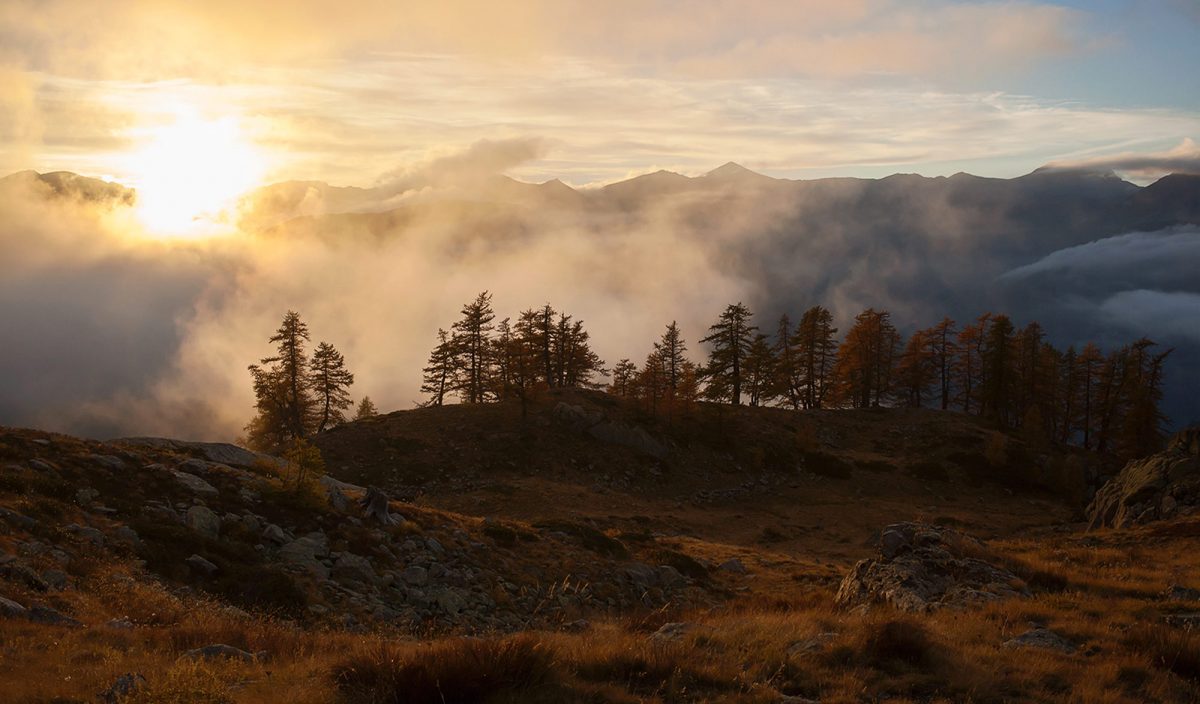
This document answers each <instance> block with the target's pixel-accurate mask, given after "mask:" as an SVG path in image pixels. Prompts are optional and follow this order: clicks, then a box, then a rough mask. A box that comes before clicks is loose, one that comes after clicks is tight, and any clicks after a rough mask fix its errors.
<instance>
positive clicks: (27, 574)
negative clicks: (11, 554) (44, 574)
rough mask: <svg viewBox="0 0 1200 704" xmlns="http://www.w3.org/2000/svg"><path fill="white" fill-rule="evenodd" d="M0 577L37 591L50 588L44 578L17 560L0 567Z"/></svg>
mask: <svg viewBox="0 0 1200 704" xmlns="http://www.w3.org/2000/svg"><path fill="white" fill-rule="evenodd" d="M0 577H3V578H4V579H6V580H8V581H10V582H18V583H20V584H24V585H25V586H26V587H29V588H30V589H32V590H34V591H38V592H44V591H46V590H47V589H49V588H50V586H49V585H48V584H46V582H45V580H43V579H42V578H41V576H40V575H38V573H37V572H34V571H33V568H31V567H29V566H28V565H22V564H20V563H17V562H14V563H12V564H8V565H4V566H3V567H0Z"/></svg>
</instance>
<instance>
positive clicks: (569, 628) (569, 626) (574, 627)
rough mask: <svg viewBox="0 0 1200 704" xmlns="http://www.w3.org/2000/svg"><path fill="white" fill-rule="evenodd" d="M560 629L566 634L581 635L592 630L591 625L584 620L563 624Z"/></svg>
mask: <svg viewBox="0 0 1200 704" xmlns="http://www.w3.org/2000/svg"><path fill="white" fill-rule="evenodd" d="M562 629H563V630H564V631H566V632H568V633H583V632H584V631H590V630H592V623H591V621H588V620H587V619H585V618H581V619H579V620H577V621H571V622H570V623H564V624H563V627H562Z"/></svg>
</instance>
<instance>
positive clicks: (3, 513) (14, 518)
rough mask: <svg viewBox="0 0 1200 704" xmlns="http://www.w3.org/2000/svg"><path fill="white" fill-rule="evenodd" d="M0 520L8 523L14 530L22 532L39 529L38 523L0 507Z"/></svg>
mask: <svg viewBox="0 0 1200 704" xmlns="http://www.w3.org/2000/svg"><path fill="white" fill-rule="evenodd" d="M0 520H2V521H4V522H5V523H8V524H9V525H11V526H13V527H14V528H20V529H21V530H33V529H34V528H35V527H37V521H36V520H34V519H32V518H30V517H29V516H26V515H24V514H21V513H17V512H16V511H13V510H12V509H8V508H4V507H3V506H0Z"/></svg>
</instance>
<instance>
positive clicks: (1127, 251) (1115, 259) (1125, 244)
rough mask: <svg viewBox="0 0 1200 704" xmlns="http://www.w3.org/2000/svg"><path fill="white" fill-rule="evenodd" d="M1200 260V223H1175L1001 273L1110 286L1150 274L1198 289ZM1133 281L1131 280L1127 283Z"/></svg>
mask: <svg viewBox="0 0 1200 704" xmlns="http://www.w3.org/2000/svg"><path fill="white" fill-rule="evenodd" d="M1198 263H1200V228H1197V227H1195V226H1181V227H1175V228H1171V229H1168V230H1164V231H1161V232H1131V233H1128V234H1124V235H1119V236H1117V237H1108V238H1105V239H1101V240H1097V241H1095V242H1089V243H1087V244H1081V245H1078V246H1075V247H1067V248H1066V249H1060V250H1058V251H1056V252H1053V253H1051V254H1049V255H1048V256H1046V257H1044V258H1042V259H1039V260H1038V261H1036V262H1033V263H1031V264H1027V265H1025V266H1022V267H1019V268H1016V269H1013V270H1012V271H1009V272H1006V273H1005V274H1004V275H1003V277H1002V278H1004V279H1023V278H1030V277H1033V276H1037V275H1044V276H1046V277H1054V279H1055V281H1058V282H1062V281H1064V280H1072V281H1078V282H1079V284H1080V285H1082V286H1087V285H1088V283H1089V281H1094V282H1097V283H1099V284H1101V285H1104V286H1107V287H1110V288H1111V287H1112V286H1113V282H1114V281H1121V282H1126V285H1130V284H1129V283H1128V282H1131V281H1135V280H1139V279H1140V280H1152V281H1155V282H1157V283H1158V285H1159V286H1168V287H1170V286H1175V285H1182V286H1184V287H1186V286H1187V285H1188V284H1189V283H1190V284H1191V285H1192V286H1194V287H1196V289H1197V290H1198V291H1200V283H1197V281H1196V279H1195V266H1196V265H1197V264H1198ZM1131 287H1132V286H1131Z"/></svg>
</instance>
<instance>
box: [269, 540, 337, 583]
mask: <svg viewBox="0 0 1200 704" xmlns="http://www.w3.org/2000/svg"><path fill="white" fill-rule="evenodd" d="M328 554H329V540H328V538H326V537H325V534H324V533H309V534H308V535H306V536H304V537H302V538H297V539H296V540H293V541H292V542H290V543H288V544H287V545H284V546H283V547H282V548H280V549H279V558H280V559H281V560H283V561H284V562H287V563H289V564H292V565H295V566H296V567H300V568H303V569H304V570H305V571H306V572H308V573H309V574H311V575H313V576H314V577H316V578H318V579H329V568H328V567H326V566H325V564H324V563H322V562H321V559H320V558H322V557H325V556H326V555H328Z"/></svg>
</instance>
